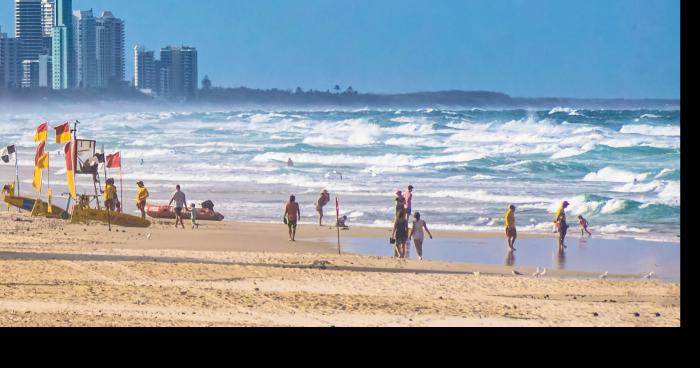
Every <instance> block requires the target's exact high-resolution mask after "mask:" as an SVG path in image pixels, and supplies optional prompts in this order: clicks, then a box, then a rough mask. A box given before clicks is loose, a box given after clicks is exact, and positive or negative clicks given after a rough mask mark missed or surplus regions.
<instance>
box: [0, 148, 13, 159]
mask: <svg viewBox="0 0 700 368" xmlns="http://www.w3.org/2000/svg"><path fill="white" fill-rule="evenodd" d="M14 153H15V146H14V145H12V146H9V147H5V148H3V149H2V151H0V157H2V161H3V162H5V163H8V162H10V155H12V154H14Z"/></svg>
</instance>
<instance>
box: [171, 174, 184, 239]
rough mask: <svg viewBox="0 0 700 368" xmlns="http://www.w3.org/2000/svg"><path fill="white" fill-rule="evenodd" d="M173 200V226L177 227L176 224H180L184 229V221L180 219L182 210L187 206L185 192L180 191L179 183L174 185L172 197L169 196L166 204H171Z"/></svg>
mask: <svg viewBox="0 0 700 368" xmlns="http://www.w3.org/2000/svg"><path fill="white" fill-rule="evenodd" d="M173 202H175V228H177V224H180V225H181V226H182V228H183V229H184V228H185V223H184V222H183V221H182V210H183V209H184V208H185V206H187V197H186V196H185V193H183V192H181V191H180V185H177V186H176V187H175V193H173V197H172V198H170V203H168V206H170V205H172V204H173Z"/></svg>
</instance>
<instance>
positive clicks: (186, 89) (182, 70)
mask: <svg viewBox="0 0 700 368" xmlns="http://www.w3.org/2000/svg"><path fill="white" fill-rule="evenodd" d="M160 62H161V64H162V66H161V67H162V68H163V69H165V68H167V70H168V72H167V73H166V74H167V79H168V82H169V83H168V86H167V90H168V92H167V93H166V94H165V95H166V96H167V97H171V98H184V99H189V98H193V97H195V96H196V95H197V88H198V83H199V82H198V80H197V78H198V76H197V49H196V48H194V47H189V46H183V47H172V46H167V47H164V48H162V49H161V50H160ZM161 75H162V74H161ZM161 84H163V81H162V80H161Z"/></svg>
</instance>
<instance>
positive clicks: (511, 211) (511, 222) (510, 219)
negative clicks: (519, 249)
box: [505, 204, 518, 252]
mask: <svg viewBox="0 0 700 368" xmlns="http://www.w3.org/2000/svg"><path fill="white" fill-rule="evenodd" d="M505 220H506V239H508V250H509V251H510V252H512V251H514V250H515V239H517V238H518V231H517V229H516V228H515V206H514V205H512V204H511V205H510V207H508V211H506V216H505Z"/></svg>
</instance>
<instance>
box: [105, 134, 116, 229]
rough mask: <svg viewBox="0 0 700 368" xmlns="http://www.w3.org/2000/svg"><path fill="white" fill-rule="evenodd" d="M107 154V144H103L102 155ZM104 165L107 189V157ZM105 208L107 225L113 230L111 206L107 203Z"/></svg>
mask: <svg viewBox="0 0 700 368" xmlns="http://www.w3.org/2000/svg"><path fill="white" fill-rule="evenodd" d="M104 154H105V145H104V144H103V145H102V155H103V157H104ZM102 165H104V166H103V168H104V170H105V191H106V190H107V160H106V159H105V162H104V163H103V164H102ZM112 203H114V198H112ZM105 208H106V209H107V226H108V227H109V231H112V218H111V217H110V213H109V206H108V205H107V204H106V203H105Z"/></svg>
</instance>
